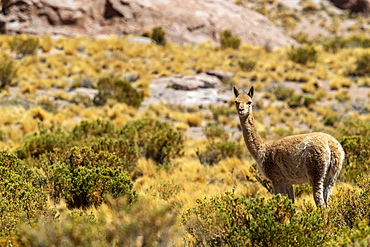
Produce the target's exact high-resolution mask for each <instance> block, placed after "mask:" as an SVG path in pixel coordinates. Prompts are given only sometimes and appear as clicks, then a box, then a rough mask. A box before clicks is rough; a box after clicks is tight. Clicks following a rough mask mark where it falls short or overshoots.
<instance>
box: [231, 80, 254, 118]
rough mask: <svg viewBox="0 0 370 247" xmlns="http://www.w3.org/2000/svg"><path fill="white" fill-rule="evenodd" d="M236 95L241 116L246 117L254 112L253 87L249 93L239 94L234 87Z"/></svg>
mask: <svg viewBox="0 0 370 247" xmlns="http://www.w3.org/2000/svg"><path fill="white" fill-rule="evenodd" d="M233 91H234V94H235V97H236V99H235V106H236V110H237V112H238V114H239V115H240V116H246V115H248V114H249V113H251V112H252V98H253V93H254V88H253V86H252V87H251V88H250V89H249V92H248V93H239V91H238V89H237V88H236V87H233Z"/></svg>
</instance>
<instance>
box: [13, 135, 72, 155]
mask: <svg viewBox="0 0 370 247" xmlns="http://www.w3.org/2000/svg"><path fill="white" fill-rule="evenodd" d="M71 146H73V143H72V141H71V138H70V137H69V135H68V133H66V132H64V131H62V130H61V129H60V128H52V129H51V130H50V131H48V130H46V129H44V128H40V130H39V132H38V133H36V134H34V135H30V136H28V137H27V138H26V141H25V142H24V143H23V145H22V146H20V147H19V148H17V149H16V151H15V153H16V155H17V156H18V158H20V159H27V158H35V159H37V158H39V157H40V156H41V155H42V154H44V153H47V152H52V151H53V150H54V149H55V148H58V149H61V150H66V149H68V148H69V147H71Z"/></svg>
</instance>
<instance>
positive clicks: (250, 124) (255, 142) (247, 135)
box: [239, 113, 263, 161]
mask: <svg viewBox="0 0 370 247" xmlns="http://www.w3.org/2000/svg"><path fill="white" fill-rule="evenodd" d="M239 119H240V125H241V127H242V131H243V137H244V142H245V145H246V146H247V148H248V151H249V152H250V154H251V155H252V156H253V158H254V159H255V160H256V161H258V157H259V155H260V154H261V150H262V144H263V141H262V139H261V137H260V136H259V135H258V132H257V127H256V124H255V122H254V117H253V114H252V113H249V114H247V115H246V116H240V115H239Z"/></svg>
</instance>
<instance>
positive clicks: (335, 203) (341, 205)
mask: <svg viewBox="0 0 370 247" xmlns="http://www.w3.org/2000/svg"><path fill="white" fill-rule="evenodd" d="M357 181H358V182H357V183H358V185H359V187H351V188H340V190H339V192H338V193H335V194H334V196H333V197H332V198H331V202H330V204H329V205H330V208H331V212H330V213H331V215H332V219H333V220H334V221H335V223H336V226H337V227H338V228H343V227H345V228H349V229H352V228H355V227H356V223H358V222H359V221H364V222H367V224H369V222H370V180H369V178H367V177H366V178H363V177H358V179H357Z"/></svg>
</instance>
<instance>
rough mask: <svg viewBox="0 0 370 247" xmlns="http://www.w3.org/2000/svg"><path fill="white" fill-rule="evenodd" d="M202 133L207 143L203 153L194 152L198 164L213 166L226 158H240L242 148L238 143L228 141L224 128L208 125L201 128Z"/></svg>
mask: <svg viewBox="0 0 370 247" xmlns="http://www.w3.org/2000/svg"><path fill="white" fill-rule="evenodd" d="M203 133H204V134H205V135H206V137H207V141H208V143H207V146H206V150H205V151H202V152H200V151H199V150H197V151H196V154H197V156H198V159H199V161H200V163H202V164H208V165H214V164H217V163H218V162H220V161H221V160H222V159H226V158H228V157H237V158H241V157H242V155H243V152H242V150H243V148H242V147H241V145H240V144H239V143H238V142H235V141H230V140H229V135H228V134H227V132H226V131H225V129H224V128H222V127H219V126H217V125H208V126H207V127H205V128H203Z"/></svg>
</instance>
